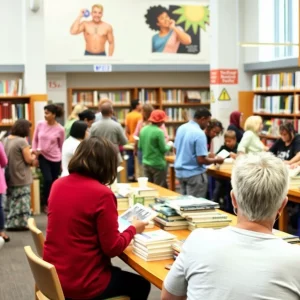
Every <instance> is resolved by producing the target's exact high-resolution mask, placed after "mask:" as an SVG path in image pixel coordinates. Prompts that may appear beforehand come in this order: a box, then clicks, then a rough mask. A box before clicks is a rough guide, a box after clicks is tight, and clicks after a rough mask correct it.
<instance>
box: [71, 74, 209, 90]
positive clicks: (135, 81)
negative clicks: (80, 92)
mask: <svg viewBox="0 0 300 300" xmlns="http://www.w3.org/2000/svg"><path fill="white" fill-rule="evenodd" d="M176 85H177V86H200V85H204V86H209V73H208V72H180V73H176V72H159V73H155V72H153V73H151V72H141V73H139V72H137V73H121V72H120V73H105V74H103V73H101V74H98V73H96V74H95V73H68V74H67V86H68V87H97V86H98V87H143V86H144V87H152V86H153V87H161V86H176Z"/></svg>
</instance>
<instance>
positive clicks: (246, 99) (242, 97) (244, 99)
mask: <svg viewBox="0 0 300 300" xmlns="http://www.w3.org/2000/svg"><path fill="white" fill-rule="evenodd" d="M253 97H254V92H249V91H241V92H239V111H240V112H241V113H243V122H242V124H241V126H242V127H243V126H244V122H245V120H246V119H247V118H248V117H250V116H252V115H253Z"/></svg>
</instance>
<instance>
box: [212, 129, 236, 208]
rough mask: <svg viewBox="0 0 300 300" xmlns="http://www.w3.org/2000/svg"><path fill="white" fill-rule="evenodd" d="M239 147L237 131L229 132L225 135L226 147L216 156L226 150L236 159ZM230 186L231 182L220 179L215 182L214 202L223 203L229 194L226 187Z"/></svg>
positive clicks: (222, 147) (221, 148)
mask: <svg viewBox="0 0 300 300" xmlns="http://www.w3.org/2000/svg"><path fill="white" fill-rule="evenodd" d="M237 146H238V144H237V141H236V134H235V131H233V130H227V131H226V132H225V134H224V145H223V146H221V147H220V149H219V150H218V152H217V153H216V155H218V154H219V153H220V152H221V151H222V150H226V151H228V152H229V153H230V156H231V157H232V158H236V153H237ZM228 184H229V186H230V181H229V180H224V179H218V178H217V179H216V180H215V189H214V192H213V201H215V202H218V203H220V202H222V200H224V198H225V196H226V195H227V194H228V191H226V186H228ZM221 204H222V203H220V205H221ZM221 208H223V207H221Z"/></svg>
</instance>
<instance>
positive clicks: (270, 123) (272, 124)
mask: <svg viewBox="0 0 300 300" xmlns="http://www.w3.org/2000/svg"><path fill="white" fill-rule="evenodd" d="M287 122H290V123H292V124H293V125H294V128H295V131H296V132H299V129H300V120H299V119H294V120H293V119H292V120H291V119H284V118H272V119H269V120H264V122H263V129H262V132H261V133H262V134H263V135H272V136H274V137H278V138H279V136H280V132H279V128H280V125H281V124H285V123H287Z"/></svg>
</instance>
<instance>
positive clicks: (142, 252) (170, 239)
mask: <svg viewBox="0 0 300 300" xmlns="http://www.w3.org/2000/svg"><path fill="white" fill-rule="evenodd" d="M175 240H176V236H175V235H173V234H170V233H168V232H166V231H164V230H161V229H160V230H154V231H149V232H143V233H141V234H136V235H135V236H134V241H133V253H134V254H136V255H137V256H139V257H140V258H142V259H143V260H146V261H154V260H164V259H171V258H173V252H174V251H173V248H172V244H173V243H174V242H175Z"/></svg>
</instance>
